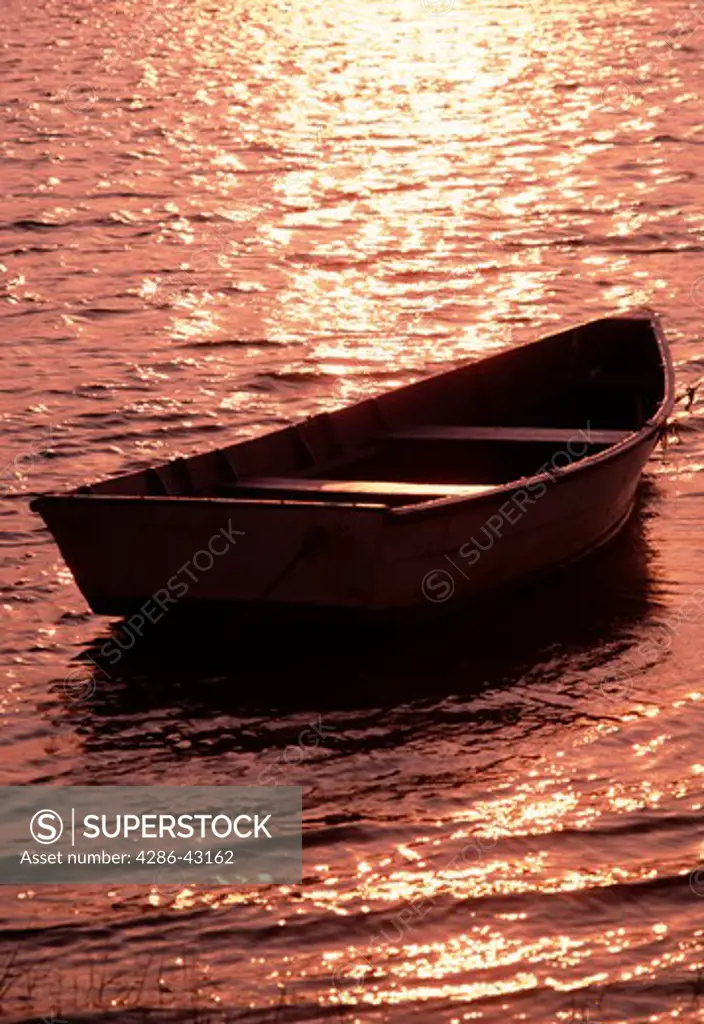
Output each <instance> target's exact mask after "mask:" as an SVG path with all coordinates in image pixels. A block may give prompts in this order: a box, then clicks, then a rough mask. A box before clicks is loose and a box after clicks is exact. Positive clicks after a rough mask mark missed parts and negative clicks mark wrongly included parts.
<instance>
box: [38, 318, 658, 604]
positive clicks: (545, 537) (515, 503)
mask: <svg viewBox="0 0 704 1024" xmlns="http://www.w3.org/2000/svg"><path fill="white" fill-rule="evenodd" d="M673 402H674V385H673V371H672V363H671V359H670V354H669V350H668V346H667V343H666V340H665V337H664V335H663V333H662V330H661V327H660V325H659V322H658V320H657V317H656V316H655V315H654V314H652V313H650V312H638V313H631V314H628V315H619V316H611V317H607V318H603V319H599V320H594V321H591V322H589V323H585V324H582V325H579V326H575V327H571V328H569V329H567V330H563V331H561V332H559V333H557V334H553V335H550V336H548V337H545V338H542V339H540V340H538V341H534V342H531V343H529V344H526V345H522V346H520V347H516V348H511V349H508V350H507V351H501V352H498V353H496V354H493V355H491V356H489V357H487V358H484V359H481V360H476V361H474V362H470V363H467V364H465V365H462V366H459V367H458V368H455V369H453V370H450V371H449V372H445V373H440V374H438V375H435V376H432V377H428V378H426V379H424V380H421V381H418V382H417V383H414V384H411V385H409V386H407V387H402V388H398V389H396V390H393V391H389V392H387V393H385V394H382V395H380V396H378V397H375V398H370V399H366V400H364V401H361V402H358V403H356V404H354V405H351V406H348V407H345V408H342V409H339V410H336V411H333V412H329V413H323V414H320V415H317V416H313V417H311V418H309V419H306V420H304V421H303V422H301V423H298V424H295V425H292V426H287V427H285V428H283V429H280V430H276V431H274V432H271V433H267V434H264V435H263V436H261V437H257V438H254V439H250V440H246V441H243V442H240V443H236V444H232V445H229V446H226V447H223V448H218V449H216V450H214V451H209V452H206V453H204V454H199V455H195V456H193V457H191V458H186V459H184V458H174V459H172V460H171V461H170V462H168V463H166V464H164V465H160V466H157V467H152V468H147V469H143V470H140V471H138V472H132V473H128V474H126V475H122V476H118V477H114V478H111V479H107V480H103V481H100V482H98V483H93V484H90V485H87V486H82V487H79V488H78V489H76V490H72V491H69V492H67V493H61V494H45V495H42V496H40V497H38V498H36V499H35V500H34V501H33V502H32V505H31V507H32V509H33V510H34V511H35V512H37V513H39V514H40V515H41V516H42V518H43V519H44V522H45V523H46V525H47V526H48V527H49V529H50V530H51V532H52V534H53V536H54V538H55V539H56V542H57V544H58V546H59V548H60V550H61V553H62V555H63V557H64V559H65V561H66V563H67V565H68V567H69V568H70V570H71V572H72V573H73V576H74V578H75V580H76V582H77V584H78V586H79V588H80V589H81V591H82V593H83V594H84V596H85V598H86V600H87V601H88V603H89V605H90V607H91V608H92V609H93V611H94V612H96V613H98V614H106V615H130V616H132V618H131V619H130V621H131V622H132V621H137V622H139V621H140V620H141V621H142V622H147V621H150V622H154V621H158V619H159V618H161V617H162V616H163V615H164V614H166V613H167V612H168V611H169V610H170V608H171V607H172V606H175V605H184V606H187V607H195V606H198V607H199V608H214V607H215V606H216V605H218V604H221V603H225V604H226V605H228V606H229V607H232V606H234V607H236V608H239V609H241V610H244V609H250V610H251V609H252V608H258V609H259V608H261V607H262V606H264V605H266V606H268V607H270V608H272V609H273V608H274V606H276V607H277V608H279V609H280V610H281V609H283V610H284V611H285V610H286V609H289V610H291V611H292V610H293V606H301V607H303V608H312V609H313V610H315V609H316V608H317V609H319V610H322V609H323V608H326V609H348V610H351V609H358V610H378V611H381V610H387V609H402V608H412V607H417V606H422V605H424V604H425V605H427V604H428V603H430V604H439V603H443V602H445V601H447V600H449V598H451V597H476V596H477V595H481V594H483V593H484V592H486V591H489V590H496V589H497V588H500V587H505V586H508V585H512V584H515V583H516V582H517V581H520V580H523V579H525V578H528V577H532V576H535V575H536V574H539V573H543V572H545V571H546V570H552V569H555V568H557V567H558V566H564V565H566V564H568V563H570V562H572V561H575V560H576V559H579V558H582V557H584V556H586V555H588V554H589V553H591V552H593V551H595V549H597V548H599V547H600V546H601V545H603V544H605V543H606V542H607V541H608V540H609V539H610V538H612V537H613V536H614V535H615V534H616V533H617V532H618V531H619V530H620V529H621V527H622V526H623V525H624V524H625V522H626V520H627V519H628V517H629V515H630V513H631V511H632V509H633V506H634V501H635V496H636V491H637V487H638V483H639V480H640V477H641V473H642V470H643V467H644V466H645V463H646V462H647V460H648V458H649V456H650V454H651V452H652V450H653V448H654V446H655V445H656V443H657V441H658V438H659V437H660V435H661V433H662V431H663V429H664V427H665V425H666V421H667V417H668V416H669V414H670V412H671V410H672V406H673Z"/></svg>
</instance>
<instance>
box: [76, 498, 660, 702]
mask: <svg viewBox="0 0 704 1024" xmlns="http://www.w3.org/2000/svg"><path fill="white" fill-rule="evenodd" d="M657 501H658V493H657V490H656V488H655V486H654V485H653V484H652V483H651V482H650V481H647V480H646V481H644V482H643V485H642V487H641V490H640V492H639V498H638V503H637V507H636V510H635V512H634V514H633V516H632V517H631V519H630V520H629V522H628V524H627V525H626V527H625V528H624V529H623V531H622V532H621V533H620V534H619V535H618V536H617V537H616V538H614V539H613V540H612V541H611V542H610V543H609V544H608V545H606V546H605V547H604V548H603V549H601V550H600V551H599V552H597V553H595V554H594V555H592V556H591V557H589V558H588V559H586V560H584V561H583V562H580V563H577V564H576V565H574V566H572V567H570V568H568V569H564V570H562V571H560V572H556V573H553V574H552V575H550V576H548V577H544V578H542V579H539V580H535V581H533V582H532V583H528V584H525V585H523V586H521V587H520V588H513V589H512V590H510V591H506V592H498V593H496V594H494V595H493V596H485V597H484V598H483V599H482V600H481V602H468V601H462V602H460V601H457V602H455V601H452V600H449V601H447V602H445V603H443V604H442V605H432V604H431V603H430V602H429V603H428V608H427V613H428V614H427V615H425V616H418V614H417V613H416V614H414V615H412V616H410V617H409V616H404V615H402V614H398V613H387V614H385V615H384V616H378V615H377V616H371V617H370V616H369V615H368V614H367V615H364V616H362V615H357V616H350V615H349V614H346V615H345V616H344V617H340V616H337V615H332V616H327V615H324V614H321V613H316V614H315V615H313V616H303V615H301V614H300V612H299V611H297V610H293V609H285V610H283V611H282V612H281V613H280V614H277V613H276V611H272V609H271V607H270V606H269V607H267V608H266V609H265V613H264V614H262V615H261V616H253V615H251V614H250V615H248V616H247V617H246V618H245V617H240V616H239V614H238V612H237V611H236V610H233V609H232V608H230V609H229V610H228V611H224V612H223V611H220V612H211V613H210V614H208V615H203V614H199V615H194V614H192V613H190V614H187V615H184V614H180V613H179V610H178V609H174V610H173V611H172V612H171V613H170V614H169V615H168V616H167V617H165V618H164V619H163V620H162V621H160V622H159V623H157V624H156V625H153V626H150V627H149V629H148V631H144V633H143V635H142V636H140V637H135V636H134V634H133V632H132V630H131V628H130V626H129V620H124V619H123V620H121V621H119V622H116V623H114V624H113V626H112V627H111V629H110V631H109V633H108V634H106V633H105V632H103V633H101V634H100V635H99V636H97V637H96V638H95V639H94V640H93V641H92V642H91V644H90V645H89V646H88V647H87V648H86V650H85V652H84V653H83V654H82V656H81V658H80V659H79V661H81V662H83V661H88V662H89V663H90V662H91V661H92V662H93V663H94V665H96V666H99V667H98V668H96V669H95V670H94V678H95V679H96V681H99V683H100V685H97V686H96V688H95V693H94V694H93V695H92V696H91V697H90V698H89V700H88V701H87V702H86V703H87V705H88V708H91V707H92V710H93V711H94V712H95V713H96V714H98V715H101V716H102V715H109V714H110V713H111V712H115V713H130V712H132V713H134V712H135V711H137V710H139V709H140V708H144V709H145V710H146V709H149V708H157V707H167V706H168V707H171V706H173V705H179V706H181V707H182V708H183V710H184V713H188V712H189V711H193V710H194V709H203V710H205V709H208V710H209V711H210V712H211V713H217V712H238V713H241V714H242V713H243V714H245V715H246V714H248V713H251V714H257V713H259V712H261V711H264V710H265V711H267V712H268V711H271V709H272V708H277V709H281V710H284V709H300V710H304V709H306V708H314V709H315V710H317V711H323V710H325V709H326V708H329V709H336V708H337V709H344V708H348V707H349V708H355V707H356V708H359V707H364V706H367V707H368V706H370V705H373V706H375V707H380V706H391V705H393V704H395V703H397V702H398V701H404V702H405V701H409V700H412V699H419V698H423V697H428V696H431V695H432V696H435V697H437V696H439V695H443V694H447V695H450V694H451V695H461V694H471V693H476V692H479V691H481V690H483V689H486V688H487V687H488V686H490V687H497V686H502V685H510V684H511V683H512V682H513V681H515V680H517V679H519V678H521V677H523V676H524V675H525V674H526V673H528V672H530V671H531V669H532V668H534V667H535V666H536V665H540V664H541V663H547V662H549V661H550V659H551V657H553V655H554V654H555V653H556V652H557V653H559V654H560V655H561V656H565V655H570V654H572V655H575V656H577V655H579V654H580V652H581V654H582V655H583V656H585V655H588V656H589V658H591V659H592V660H593V661H595V662H597V663H598V660H599V653H600V651H602V650H603V649H604V648H606V647H607V646H608V647H610V648H611V649H612V648H613V645H614V643H618V642H619V641H623V646H624V647H627V646H628V644H629V643H632V642H635V641H634V640H633V635H634V631H635V627H636V626H637V625H638V624H639V623H642V622H644V621H647V619H648V618H649V617H650V616H651V615H652V613H653V612H654V611H655V610H656V609H657V590H656V579H655V576H654V574H653V571H652V551H651V549H650V546H649V544H648V540H647V536H646V523H647V519H648V517H649V516H650V515H651V514H652V512H653V509H654V506H655V505H656V504H657ZM629 638H630V639H629ZM106 649H107V650H109V651H110V652H111V659H112V661H113V664H112V665H111V664H109V663H108V661H106V660H105V658H104V657H103V656H102V655H101V650H102V651H103V652H105V651H106ZM118 651H119V654H120V657H119V660H116V652H118ZM577 661H579V658H577ZM83 706H85V704H84V705H83ZM88 708H87V709H88ZM87 709H86V710H87Z"/></svg>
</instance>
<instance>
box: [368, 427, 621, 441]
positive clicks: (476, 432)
mask: <svg viewBox="0 0 704 1024" xmlns="http://www.w3.org/2000/svg"><path fill="white" fill-rule="evenodd" d="M632 433H633V431H631V430H596V429H592V428H590V427H574V428H573V429H568V428H565V427H452V426H444V427H435V426H427V427H412V428H410V429H408V430H395V431H393V432H391V433H389V434H386V435H384V438H385V439H390V440H392V441H523V442H527V443H533V444H535V443H547V444H550V443H555V444H567V443H568V442H570V441H572V442H574V443H575V444H585V443H587V444H617V443H618V442H619V441H623V440H624V439H625V438H627V437H629V436H630V434H632Z"/></svg>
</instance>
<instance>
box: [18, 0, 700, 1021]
mask: <svg viewBox="0 0 704 1024" xmlns="http://www.w3.org/2000/svg"><path fill="white" fill-rule="evenodd" d="M0 14H1V15H2V20H1V26H0V101H1V103H0V109H1V111H2V114H1V117H2V120H1V122H0V123H1V125H2V127H1V136H0V137H1V139H2V151H1V157H0V167H1V169H2V170H1V173H2V185H3V187H2V190H1V191H2V196H1V197H0V317H1V318H2V320H1V326H2V342H3V344H2V347H1V348H0V364H1V366H2V376H1V378H0V395H1V398H0V419H1V421H2V427H3V429H2V437H1V438H0V467H2V480H1V481H0V493H2V494H3V498H2V501H0V545H1V547H0V585H1V595H0V596H1V605H2V621H3V632H2V639H1V640H0V657H1V658H2V665H3V675H4V682H3V685H2V691H0V692H1V694H2V696H1V700H2V710H3V714H4V717H3V723H2V725H3V728H2V731H1V732H0V744H2V750H1V752H0V768H1V775H0V781H2V782H3V783H30V782H32V783H40V782H41V783H55V784H62V785H66V784H79V783H83V784H85V783H96V784H99V783H108V782H113V783H115V782H140V783H146V782H164V781H168V782H169V783H172V784H178V783H195V782H197V783H201V784H206V783H225V782H230V783H233V782H234V783H256V782H257V781H258V780H259V779H260V778H261V777H262V773H264V772H267V773H269V774H268V780H270V779H271V775H272V774H273V775H275V777H276V779H277V781H281V782H283V781H286V782H289V783H293V784H300V785H302V786H304V787H305V794H306V795H305V808H306V833H305V835H306V853H305V870H304V881H303V884H302V885H301V886H300V887H295V888H284V889H280V888H272V889H271V891H267V890H264V889H257V890H249V889H243V890H239V891H235V890H232V889H217V890H213V891H203V890H202V889H199V890H195V891H188V890H181V891H177V890H172V889H168V888H155V889H152V890H149V891H147V890H139V889H136V888H135V889H130V890H128V889H120V890H117V891H111V892H106V891H102V890H93V889H80V890H77V891H76V892H75V893H69V894H67V892H66V890H52V889H50V888H45V889H39V890H37V891H34V892H20V893H18V892H16V891H15V890H9V889H8V890H6V891H4V892H2V893H0V928H2V931H3V933H4V938H3V939H2V949H1V950H0V1016H3V1015H4V1016H5V1017H7V1018H17V1019H27V1020H38V1019H40V1018H42V1017H47V1016H48V1015H49V1014H51V1013H52V1012H56V1013H58V1014H59V1015H60V1016H63V1017H64V1018H69V1017H72V1015H73V1014H74V1013H75V1011H76V1010H82V1011H84V1012H85V1014H86V1016H87V1017H88V1018H89V1019H96V1018H97V1017H98V1016H99V1015H100V1014H101V1013H102V1012H105V1011H107V1010H109V1009H111V1008H113V1009H114V1008H118V1009H115V1012H116V1013H117V1015H118V1018H119V1019H122V1020H127V1019H130V1018H129V1017H128V1016H127V1011H126V1010H125V1009H124V1007H126V1006H135V1005H145V1006H152V1007H155V1008H161V1009H163V1010H164V1011H166V1010H170V1009H173V1008H177V1007H178V1008H181V1009H182V1010H184V1012H185V1013H186V1019H189V1020H195V1019H200V1020H210V1021H212V1022H215V1021H220V1020H221V1019H224V1017H221V1016H220V1013H219V1012H218V1013H217V1014H216V1013H215V1011H216V1010H218V1008H221V1009H224V1010H226V1011H227V1013H228V1014H229V1015H230V1016H229V1017H228V1019H239V1018H240V1016H242V1017H243V1018H244V1017H246V1019H247V1020H248V1021H277V1022H278V1021H281V1022H284V1021H318V1020H325V1019H327V1020H344V1021H365V1022H366V1021H393V1022H399V1024H400V1022H404V1024H405V1022H407V1021H409V1020H413V1021H418V1022H419V1024H421V1022H425V1021H433V1022H434V1021H441V1022H450V1021H453V1022H459V1021H465V1020H472V1021H474V1020H479V1021H487V1022H508V1021H522V1020H526V1021H591V1022H595V1021H628V1022H633V1021H645V1020H648V1021H653V1022H659V1021H664V1020H671V1019H672V1020H674V1019H677V1020H699V1019H702V1009H701V1005H700V1001H699V994H700V990H701V988H702V985H701V978H700V974H701V971H702V969H703V968H704V956H703V955H702V937H703V936H704V928H703V927H702V910H703V909H704V902H703V901H702V898H703V897H704V873H698V869H699V862H700V856H701V846H702V841H703V840H704V832H703V829H702V816H701V811H702V773H704V764H702V763H700V759H701V761H704V757H702V755H701V753H700V745H701V735H702V731H703V730H704V710H703V707H702V699H703V697H704V687H702V686H701V681H700V672H701V668H700V666H701V660H702V641H701V634H702V622H703V621H704V604H702V605H701V606H700V605H699V604H698V603H697V600H698V598H699V597H701V594H698V587H699V586H700V585H704V584H703V582H702V581H703V579H704V550H703V548H702V529H701V527H702V516H703V513H704V503H703V502H702V482H701V480H702V477H701V472H702V468H703V467H704V444H703V442H702V429H701V416H702V408H703V407H702V404H701V400H700V397H699V396H698V395H694V396H692V395H690V399H689V400H685V401H681V402H680V403H679V404H678V406H677V414H676V421H677V434H676V436H673V438H672V439H671V440H670V443H669V444H668V446H667V447H666V449H664V450H661V451H659V452H658V453H657V455H656V457H655V458H654V460H653V461H652V463H651V464H650V467H649V474H648V481H647V485H646V487H645V489H644V494H643V500H642V503H641V507H640V509H639V512H638V515H637V517H636V519H635V520H634V521H633V523H632V524H631V526H630V528H629V530H628V532H627V534H625V535H624V536H623V537H622V538H621V539H620V540H619V541H618V542H616V543H615V544H614V545H613V546H612V547H611V548H610V549H609V550H607V551H606V552H604V553H603V555H602V556H600V557H599V558H598V559H597V560H596V561H594V562H592V563H590V564H588V565H585V566H583V567H581V568H579V569H578V570H576V571H575V572H574V573H571V574H570V575H569V577H566V578H564V579H561V580H557V581H555V582H553V583H551V584H549V585H547V584H545V585H543V586H542V587H541V588H540V593H534V592H533V593H530V592H529V593H524V594H519V595H516V596H514V597H513V598H511V599H510V600H509V599H508V598H506V599H503V600H501V601H499V602H496V603H495V605H493V606H487V608H486V609H485V612H484V614H483V617H482V619H481V621H480V620H476V621H474V620H473V621H469V622H468V621H466V619H463V618H460V619H459V620H457V619H455V618H453V617H452V616H451V617H450V618H449V620H448V621H446V622H439V623H434V624H432V625H430V624H429V625H428V627H427V629H425V630H421V631H414V632H413V634H408V635H405V636H402V637H400V638H398V637H397V638H395V639H394V640H393V642H389V643H386V644H383V643H379V644H378V645H377V646H375V647H373V648H372V649H369V648H368V647H365V646H364V645H361V644H360V642H359V641H360V638H359V636H357V635H356V634H354V633H351V634H350V635H349V636H343V637H342V638H341V639H340V638H336V640H335V643H334V644H333V643H332V641H331V640H330V639H329V638H327V637H325V636H323V635H310V634H305V633H304V634H296V633H293V635H290V636H283V635H277V636H260V635H256V634H250V633H248V634H246V635H242V634H241V633H238V631H237V627H236V623H233V624H229V625H228V624H219V625H218V626H217V628H215V627H214V625H213V624H209V625H204V624H201V625H200V626H198V628H196V627H195V626H194V627H191V629H190V631H188V630H185V629H184V628H183V627H179V629H178V630H177V629H172V628H171V627H170V626H169V624H166V625H165V626H159V627H155V630H154V634H153V635H150V636H148V637H145V638H144V641H143V642H142V643H141V644H140V645H138V646H135V649H134V650H133V651H132V652H130V655H129V656H126V657H125V658H124V659H123V660H122V661H121V662H120V665H119V666H118V668H117V669H116V671H115V675H114V677H113V678H112V679H107V678H105V679H104V678H102V677H101V678H98V679H95V678H93V679H91V677H90V674H89V671H88V667H87V666H86V663H85V661H84V660H81V656H82V655H85V652H86V651H87V650H89V649H90V648H91V647H92V645H94V644H96V643H99V642H103V641H104V638H105V636H106V634H107V632H108V630H109V629H110V626H109V624H108V623H106V622H105V620H99V619H96V618H95V617H94V616H92V615H90V614H89V613H88V612H87V610H86V607H85V604H84V602H83V600H82V599H81V597H80V596H79V594H78V592H77V590H76V588H75V586H74V584H73V582H72V580H71V578H70V576H69V574H68V572H67V570H66V569H65V567H64V565H63V563H62V561H61V559H60V558H59V556H58V553H57V550H56V548H55V546H54V545H53V543H52V542H51V540H50V538H49V537H48V535H47V534H46V532H45V531H43V529H42V528H41V527H40V524H39V522H38V520H37V519H36V518H34V517H33V516H31V515H30V514H29V512H28V510H27V501H28V496H30V495H32V494H34V493H38V492H41V491H45V490H50V489H53V488H60V487H64V486H69V485H70V486H73V485H77V484H79V483H80V482H83V481H85V480H89V479H93V478H95V477H97V476H102V475H106V474H110V473H115V472H121V471H125V470H128V469H130V468H133V467H137V466H141V465H144V464H146V463H149V462H153V461H156V460H159V459H162V458H166V457H172V456H175V455H177V454H188V453H191V452H194V451H198V450H202V449H204V448H206V447H208V446H211V445H215V444H220V443H223V442H225V441H226V440H232V439H234V438H236V437H239V436H242V437H244V436H247V435H248V434H250V433H254V432H256V431H260V430H263V429H266V428H270V427H272V426H275V425H277V424H281V423H286V422H289V421H290V420H292V419H295V418H297V417H300V416H301V415H303V414H308V413H311V412H314V411H318V410H320V409H322V408H328V407H334V406H336V405H339V404H340V403H341V402H343V401H346V400H350V399H353V398H355V397H357V396H360V395H363V394H368V393H373V392H376V391H378V390H380V389H382V388H385V387H389V386H393V385H397V384H401V383H404V382H407V381H409V380H411V379H414V378H416V377H418V376H421V375H423V374H425V373H427V372H430V371H434V370H437V369H438V368H441V367H449V366H452V365H455V364H456V363H458V362H460V361H462V360H464V359H467V358H471V357H474V356H477V355H480V354H481V353H483V352H485V351H487V350H489V349H492V348H496V347H498V346H504V345H509V344H515V343H518V342H520V341H523V340H527V339H528V338H530V337H533V336H535V335H537V334H539V333H540V332H541V331H544V330H548V329H551V328H553V327H554V326H555V325H556V324H564V323H567V322H570V321H579V320H584V319H587V318H589V317H592V316H597V315H600V314H602V313H604V312H607V311H611V310H614V309H620V308H624V309H625V308H629V307H633V306H640V305H644V304H647V305H650V306H653V307H655V308H657V309H658V310H660V311H661V312H662V314H663V320H664V325H665V327H666V330H667V332H668V334H669V336H670V338H671V340H672V342H673V348H674V356H675V360H676V364H677V377H678V387H679V389H680V391H681V392H682V393H684V392H685V389H686V388H687V387H693V386H694V385H695V384H696V382H697V381H698V380H699V378H700V376H701V375H702V361H703V360H704V344H702V340H701V337H700V330H699V323H700V316H701V313H702V307H703V306H704V259H703V258H702V251H703V248H704V244H703V243H704V237H703V235H702V228H703V221H704V205H703V203H702V179H701V172H700V169H699V168H700V164H701V154H702V152H704V151H703V150H702V148H701V147H702V146H703V145H704V117H703V115H702V106H701V96H702V90H703V88H704V63H703V60H704V57H703V55H704V8H702V7H700V6H697V5H692V6H691V7H690V6H689V5H688V4H686V3H682V2H680V0H673V2H666V0H661V2H658V3H655V4H652V5H644V4H639V3H635V0H629V2H604V3H600V4H594V3H586V2H583V0H564V2H563V3H561V4H557V3H554V2H553V3H548V2H547V0H536V2H534V3H528V2H518V0H516V2H515V3H499V4H492V5H489V4H483V3H480V2H477V0H456V2H455V3H454V4H453V3H452V2H451V0H425V2H423V0H376V2H374V3H365V4H361V3H351V2H349V0H336V2H335V3H334V4H333V3H322V2H320V0H290V2H287V0H251V2H250V3H247V4H245V3H244V2H241V0H180V2H178V3H176V2H173V0H172V2H168V0H167V2H161V3H156V2H153V0H142V2H136V0H133V2H128V0H115V2H112V3H109V4H108V3H99V2H88V0H63V2H62V0H45V2H43V3H42V4H34V3H30V2H29V0H26V2H22V0H2V8H1V10H0ZM692 397H693V398H694V400H693V401H691V399H692ZM67 679H68V682H67V681H66V680H67ZM604 679H606V680H607V682H606V683H604ZM272 709H273V710H272ZM310 723H314V724H316V725H317V727H318V728H319V734H320V737H321V738H320V743H319V744H318V746H316V747H312V748H310V749H306V750H305V751H303V750H302V748H301V746H300V745H299V744H298V737H299V736H300V734H301V731H302V730H304V729H305V728H306V727H308V726H309V725H310ZM15 975H19V976H18V977H15ZM195 1006H201V1007H210V1008H211V1009H212V1010H213V1015H212V1016H210V1017H206V1016H204V1015H203V1013H201V1015H200V1016H198V1015H197V1013H196V1010H195V1009H194V1007H195ZM120 1007H122V1009H119V1008H120ZM199 1012H200V1011H199ZM134 1019H135V1020H137V1019H139V1020H142V1019H143V1018H142V1017H141V1016H140V1017H139V1018H137V1017H135V1018H134Z"/></svg>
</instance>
